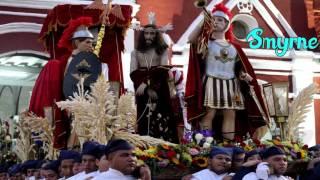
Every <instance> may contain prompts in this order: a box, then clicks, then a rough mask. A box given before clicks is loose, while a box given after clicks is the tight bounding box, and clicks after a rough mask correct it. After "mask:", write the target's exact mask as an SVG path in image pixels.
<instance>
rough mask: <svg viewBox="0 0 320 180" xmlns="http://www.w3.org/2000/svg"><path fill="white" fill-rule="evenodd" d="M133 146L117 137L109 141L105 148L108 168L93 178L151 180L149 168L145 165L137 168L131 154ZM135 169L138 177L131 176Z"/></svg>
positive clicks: (101, 179) (99, 179)
mask: <svg viewBox="0 0 320 180" xmlns="http://www.w3.org/2000/svg"><path fill="white" fill-rule="evenodd" d="M133 150H134V147H133V146H132V145H131V144H130V143H128V142H127V141H125V140H122V139H117V140H112V141H110V142H109V143H108V144H107V146H106V150H105V155H106V157H107V160H108V161H109V170H108V171H106V172H103V173H101V174H100V175H99V176H97V177H95V178H94V180H104V179H108V180H133V179H136V178H141V179H142V180H151V174H150V170H149V168H148V167H147V166H142V167H140V169H137V164H136V159H135V156H134V154H133ZM135 170H138V174H139V176H140V177H133V173H134V171H135Z"/></svg>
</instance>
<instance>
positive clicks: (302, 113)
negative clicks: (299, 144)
mask: <svg viewBox="0 0 320 180" xmlns="http://www.w3.org/2000/svg"><path fill="white" fill-rule="evenodd" d="M318 88H319V87H318V85H316V84H311V85H309V86H308V87H306V88H304V89H303V90H302V91H301V92H300V93H299V95H298V96H297V97H296V99H295V100H294V101H293V103H292V106H291V109H290V113H289V117H288V123H287V128H288V130H287V132H286V136H285V137H287V138H288V140H294V141H295V140H297V137H299V134H301V133H302V132H301V130H302V129H303V127H300V124H301V123H303V122H305V118H306V117H307V113H308V112H309V111H310V107H311V103H312V102H313V95H314V94H315V93H316V92H317V90H318Z"/></svg>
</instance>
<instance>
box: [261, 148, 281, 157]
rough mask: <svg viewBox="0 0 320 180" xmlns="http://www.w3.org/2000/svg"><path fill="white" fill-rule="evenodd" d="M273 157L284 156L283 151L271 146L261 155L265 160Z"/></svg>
mask: <svg viewBox="0 0 320 180" xmlns="http://www.w3.org/2000/svg"><path fill="white" fill-rule="evenodd" d="M275 155H285V153H284V151H283V150H282V149H280V148H279V147H276V146H271V147H269V148H267V149H266V150H265V151H264V152H263V154H262V159H267V158H269V157H271V156H275Z"/></svg>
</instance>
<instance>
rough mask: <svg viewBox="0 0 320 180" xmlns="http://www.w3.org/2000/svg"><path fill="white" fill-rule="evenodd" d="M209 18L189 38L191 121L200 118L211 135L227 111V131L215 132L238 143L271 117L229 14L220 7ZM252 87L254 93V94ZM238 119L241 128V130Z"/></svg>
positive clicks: (203, 126)
mask: <svg viewBox="0 0 320 180" xmlns="http://www.w3.org/2000/svg"><path fill="white" fill-rule="evenodd" d="M204 9H205V8H204ZM204 17H205V18H204V21H203V23H202V24H200V26H198V27H197V28H196V29H195V30H194V31H193V32H192V33H191V35H190V36H189V41H190V42H191V43H192V46H191V48H190V50H191V51H192V52H190V58H189V68H188V77H187V84H186V99H187V101H189V103H188V104H189V106H188V119H189V120H193V119H199V118H200V119H199V120H200V128H201V129H203V130H206V129H208V130H211V129H212V127H220V126H214V124H213V122H219V121H220V120H218V121H217V118H219V116H216V113H217V111H222V114H223V119H222V129H220V128H219V129H215V131H216V132H220V133H218V134H217V135H221V136H222V137H223V138H226V139H229V140H233V139H234V136H235V135H236V132H237V133H239V135H240V136H243V135H246V133H247V132H250V133H254V131H255V130H256V128H258V127H261V126H264V125H266V123H265V121H267V116H266V115H267V111H266V108H265V106H264V102H263V98H262V95H261V90H260V87H259V85H258V82H257V80H256V76H255V74H254V71H253V68H252V66H251V64H250V62H249V60H248V58H247V57H246V56H245V54H244V52H243V51H242V49H241V47H240V46H239V45H236V44H235V43H233V42H232V39H233V37H232V29H231V28H230V27H231V17H232V14H231V12H230V11H229V9H228V8H227V7H225V6H224V5H223V4H222V3H220V4H217V5H216V6H215V8H214V9H213V11H212V12H208V11H205V12H204ZM249 85H250V86H252V91H254V93H253V92H251V93H250V91H251V89H250V88H249ZM251 95H252V96H251ZM245 101H246V103H245ZM245 109H246V110H247V111H244V110H245ZM236 119H237V120H238V121H239V122H238V123H239V125H241V128H238V129H237V130H236V122H237V121H236ZM247 121H252V123H251V122H250V123H248V122H247ZM257 122H258V123H257Z"/></svg>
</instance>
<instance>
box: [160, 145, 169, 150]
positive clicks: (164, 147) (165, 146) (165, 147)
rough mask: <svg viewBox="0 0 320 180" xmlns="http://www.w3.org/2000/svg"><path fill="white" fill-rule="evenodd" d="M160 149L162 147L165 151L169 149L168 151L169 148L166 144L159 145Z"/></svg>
mask: <svg viewBox="0 0 320 180" xmlns="http://www.w3.org/2000/svg"><path fill="white" fill-rule="evenodd" d="M161 147H162V148H163V149H166V150H169V149H170V147H169V145H168V144H161Z"/></svg>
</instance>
